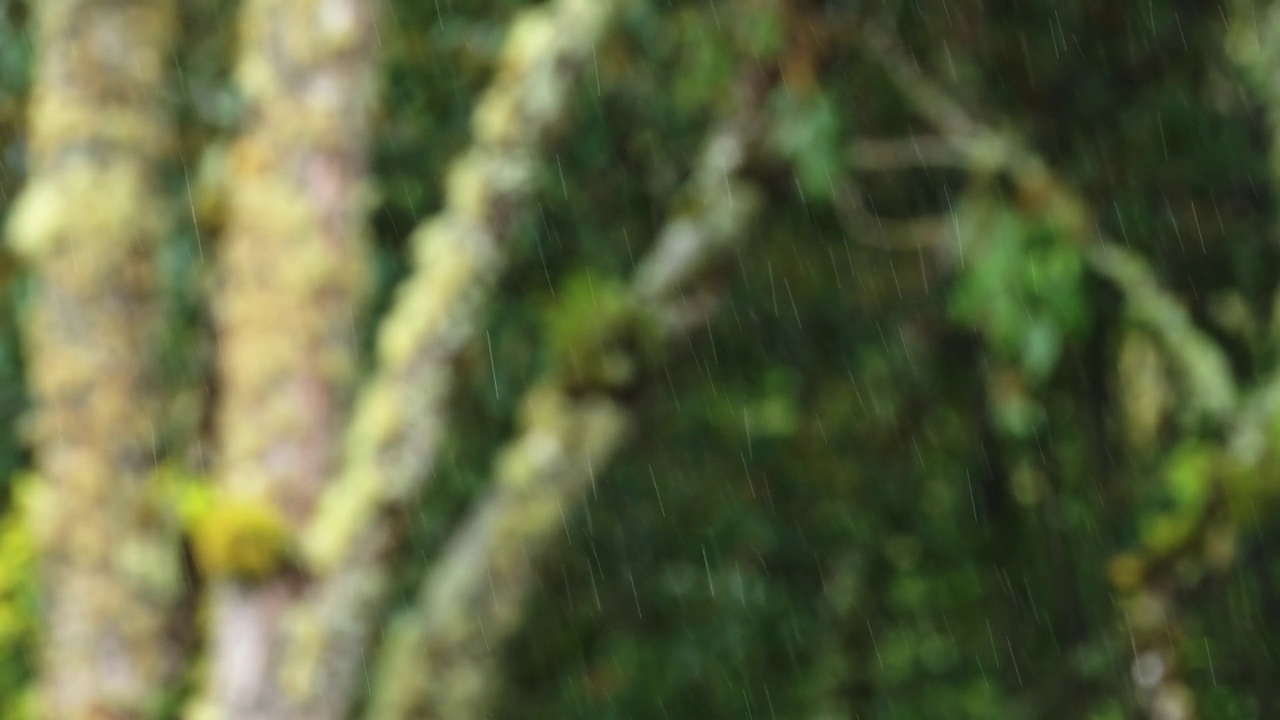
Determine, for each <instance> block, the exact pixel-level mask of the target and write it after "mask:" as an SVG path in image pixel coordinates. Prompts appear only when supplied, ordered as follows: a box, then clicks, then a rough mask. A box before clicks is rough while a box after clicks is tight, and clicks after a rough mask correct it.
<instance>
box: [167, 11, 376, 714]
mask: <svg viewBox="0 0 1280 720" xmlns="http://www.w3.org/2000/svg"><path fill="white" fill-rule="evenodd" d="M376 5H377V3H376V2H374V1H373V0H246V2H244V3H242V4H241V8H240V36H239V41H240V47H239V55H238V60H237V66H236V80H237V82H238V84H239V87H240V89H241V91H242V93H243V95H244V98H245V111H244V115H243V117H242V126H241V129H240V132H239V134H238V136H237V138H236V140H235V141H234V143H233V145H232V147H231V150H230V154H229V158H228V170H227V172H228V180H229V182H228V185H227V187H228V193H227V197H226V213H227V217H226V223H227V224H226V229H225V232H224V237H223V241H222V243H221V246H220V248H219V250H218V252H219V257H218V263H219V264H218V271H217V276H216V286H217V287H216V290H215V293H214V298H213V305H214V315H215V325H216V329H217V351H218V360H219V373H220V397H219V406H218V409H217V411H218V420H217V423H218V425H217V427H218V436H219V440H220V442H221V457H220V458H219V461H218V462H219V464H218V470H217V472H216V477H217V484H218V497H217V498H216V499H215V500H214V504H215V510H214V511H212V512H211V513H210V518H213V520H212V521H211V522H212V523H213V524H215V525H216V523H217V522H218V521H219V519H220V522H222V523H223V524H224V525H226V526H227V527H222V528H219V527H214V526H210V525H209V524H206V525H205V527H204V528H203V536H204V537H205V538H206V539H211V540H212V542H211V543H207V544H206V545H205V546H204V547H205V548H206V549H207V550H210V552H206V553H204V554H203V556H204V557H205V559H206V560H209V561H212V562H214V563H215V564H216V563H218V562H220V561H223V560H225V561H228V562H231V563H232V564H233V565H234V564H235V563H241V564H242V565H244V566H243V567H229V568H224V570H226V571H227V572H226V573H225V574H224V575H222V576H221V577H218V578H215V580H216V581H217V582H216V583H215V585H216V587H215V588H214V590H213V592H212V598H213V601H212V607H213V609H212V618H213V622H212V631H211V632H212V637H211V639H210V645H211V648H210V654H211V659H210V668H211V675H210V676H209V677H208V678H206V683H205V684H206V687H205V688H204V690H203V694H202V696H201V697H200V698H199V699H198V701H197V702H196V704H195V707H194V708H192V710H191V713H192V715H193V716H196V717H215V718H236V719H237V720H252V719H253V718H273V719H274V718H325V717H331V716H332V717H336V715H334V711H333V710H332V709H331V708H329V706H328V705H327V704H326V703H324V702H323V701H322V700H323V699H322V698H320V697H318V696H316V695H300V694H298V693H294V692H290V691H289V690H288V689H287V688H286V687H285V683H284V679H283V672H282V670H281V660H282V646H283V638H284V637H285V635H286V632H287V629H286V626H287V624H288V622H289V616H290V612H291V610H292V609H293V608H294V607H295V606H296V605H297V604H298V603H299V602H301V601H302V598H303V597H304V595H305V593H306V589H307V588H306V582H305V580H303V579H300V578H294V577H289V576H288V575H289V573H286V572H283V570H284V565H283V564H282V563H281V562H280V558H281V556H280V551H281V549H282V548H286V547H288V546H290V545H291V541H292V538H293V536H295V535H296V534H297V533H298V531H299V530H300V529H301V528H302V527H303V526H304V525H305V524H306V523H307V522H308V521H309V519H310V517H311V515H312V513H313V510H314V507H315V505H316V503H317V501H318V499H319V497H320V495H321V493H322V492H323V490H324V488H325V486H326V484H327V483H328V481H329V480H330V479H331V477H332V476H333V475H334V474H335V471H336V467H337V462H338V458H339V454H340V453H339V451H340V448H341V442H340V441H339V438H340V437H341V435H342V432H343V429H344V428H345V426H346V422H347V416H348V407H349V404H350V395H351V390H352V387H353V386H354V383H355V379H356V378H355V375H356V371H357V368H358V364H359V363H358V356H357V348H358V343H359V336H358V332H359V330H358V318H360V316H361V315H362V311H361V308H362V307H363V303H364V298H365V295H366V289H367V284H368V278H367V277H366V273H367V267H368V263H367V262H366V260H367V251H366V248H365V236H366V223H367V213H368V210H369V205H370V197H371V194H370V192H369V188H368V186H367V179H366V178H367V172H368V164H369V143H370V137H371V132H372V131H371V126H372V124H373V120H374V105H375V100H376V95H377V87H378V83H377V82H376V81H377V27H376V17H375V9H376ZM217 508H222V510H221V511H220V510H218V509H217ZM250 508H253V510H249V509H250ZM253 518H257V520H256V521H253ZM245 520H251V521H252V522H249V523H248V525H246V526H245V527H238V526H237V524H243V521H245ZM277 525H278V526H277ZM219 538H222V539H223V540H226V539H228V538H230V539H231V540H234V541H235V542H240V540H245V541H246V542H251V543H254V542H256V543H269V544H271V545H272V546H273V547H271V548H267V547H265V546H264V547H258V548H250V549H249V551H247V552H240V551H239V550H238V549H236V548H231V547H221V546H220V544H219V543H220V540H219ZM236 538H239V539H240V540H235V539H236ZM233 544H234V543H233ZM220 548H221V549H220ZM222 550H234V552H222ZM264 575H265V576H266V577H263V576H264ZM248 580H252V582H248Z"/></svg>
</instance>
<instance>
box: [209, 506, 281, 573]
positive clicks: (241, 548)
mask: <svg viewBox="0 0 1280 720" xmlns="http://www.w3.org/2000/svg"><path fill="white" fill-rule="evenodd" d="M191 536H192V544H193V547H194V550H195V557H196V562H197V564H198V566H199V568H200V570H201V571H202V572H203V573H204V574H205V575H206V576H208V577H210V578H214V579H223V580H235V581H240V582H255V581H261V580H264V579H266V578H268V577H271V576H272V575H273V574H275V573H276V572H277V571H278V570H280V569H281V568H282V567H284V566H285V564H286V562H287V561H288V558H289V557H290V545H289V531H288V527H287V525H286V524H285V521H284V519H283V517H282V516H281V514H280V512H279V511H278V510H276V509H275V508H274V507H273V506H272V505H271V504H270V503H269V502H268V501H266V500H264V499H262V498H254V497H225V498H220V499H218V500H217V501H215V502H214V503H213V505H212V506H211V507H209V508H208V509H207V510H205V511H204V512H203V514H202V516H201V517H199V518H198V519H196V520H195V521H194V523H193V526H192V530H191Z"/></svg>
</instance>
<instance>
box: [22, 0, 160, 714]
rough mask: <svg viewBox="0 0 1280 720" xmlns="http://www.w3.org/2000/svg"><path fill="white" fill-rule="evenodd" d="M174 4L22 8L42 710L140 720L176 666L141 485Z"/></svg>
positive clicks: (151, 519)
mask: <svg viewBox="0 0 1280 720" xmlns="http://www.w3.org/2000/svg"><path fill="white" fill-rule="evenodd" d="M174 9H175V8H174V4H173V3H172V2H169V1H167V0H132V1H130V2H118V1H105V0H47V1H45V2H41V3H38V4H37V5H36V6H35V10H36V14H35V19H36V43H37V74H36V77H35V82H34V87H33V90H32V94H31V101H30V102H31V106H30V115H29V120H30V125H29V126H30V151H31V175H30V181H29V184H28V186H27V188H26V189H25V191H24V192H23V195H22V196H21V198H20V200H19V201H18V203H17V205H16V207H15V208H14V210H13V214H12V216H11V217H10V219H9V226H8V232H9V242H10V246H11V247H12V248H13V249H14V250H15V251H16V252H17V253H18V254H19V255H20V256H21V257H22V259H23V260H25V261H26V262H27V263H28V264H29V265H30V267H31V270H32V274H33V276H34V279H35V283H34V295H33V298H32V302H31V303H30V310H29V313H28V315H27V317H26V318H25V321H24V338H23V339H24V348H25V352H26V353H27V363H26V366H27V368H28V373H29V376H28V382H29V387H30V390H31V395H32V398H33V401H34V405H35V408H34V413H35V417H34V423H33V433H32V437H31V439H32V442H33V444H34V449H35V453H36V459H37V465H38V468H39V473H40V476H41V478H42V483H41V485H40V487H39V488H36V489H35V495H36V497H35V498H34V499H33V508H32V513H33V523H34V525H35V528H36V543H37V548H38V553H39V561H40V574H41V584H42V588H43V593H44V596H45V602H46V609H45V613H44V617H43V632H44V638H43V642H42V652H41V657H40V670H39V673H40V679H39V690H40V703H41V706H42V707H41V713H42V715H44V716H46V717H57V718H69V719H71V720H75V719H77V718H101V717H114V718H142V717H148V716H149V715H150V714H151V713H152V712H154V709H155V707H156V705H157V703H158V702H160V700H161V694H162V692H163V691H164V689H165V685H166V683H167V681H168V680H169V679H170V672H171V670H172V668H173V667H174V665H175V664H176V663H175V658H174V657H173V653H174V651H175V648H174V647H173V645H172V643H171V642H170V639H169V634H168V631H169V629H170V628H169V627H168V625H167V623H168V622H169V619H170V611H171V610H172V607H173V602H174V600H175V598H176V597H177V595H178V594H179V592H180V591H181V589H182V577H181V567H180V565H179V559H178V554H177V544H176V525H175V523H173V522H172V521H171V519H170V517H169V515H168V513H167V512H166V511H165V509H164V508H163V507H162V505H161V503H160V502H159V501H158V499H157V497H156V494H155V493H153V492H152V490H151V488H150V483H149V478H150V476H151V473H152V470H153V465H154V461H155V453H156V448H155V427H154V421H155V418H156V410H157V407H158V402H157V401H158V388H157V387H156V384H155V381H154V380H153V378H154V377H155V375H156V373H155V370H156V350H157V348H156V343H157V341H158V339H159V337H158V331H159V325H160V314H159V312H158V310H159V308H158V302H157V291H156V278H155V265H154V251H155V247H156V245H157V244H158V243H159V242H160V240H161V237H162V234H163V233H164V231H165V226H166V218H167V215H168V208H167V205H166V203H165V201H164V196H163V192H162V190H161V188H160V185H159V181H158V170H159V165H160V163H161V162H162V160H163V158H164V157H165V155H166V153H167V152H168V151H169V149H170V147H171V141H172V138H171V129H170V123H169V120H168V118H167V116H166V113H165V111H164V108H163V103H162V102H161V101H162V97H163V93H164V90H165V85H166V82H167V79H168V74H169V68H170V67H171V66H172V61H171V57H170V54H169V48H170V46H171V42H172V39H173V34H174V32H175V13H174Z"/></svg>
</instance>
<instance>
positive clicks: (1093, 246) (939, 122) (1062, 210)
mask: <svg viewBox="0 0 1280 720" xmlns="http://www.w3.org/2000/svg"><path fill="white" fill-rule="evenodd" d="M862 43H863V46H864V47H866V48H867V49H868V50H870V51H871V54H872V55H873V57H874V58H875V59H876V60H878V61H879V62H880V64H881V66H882V67H883V68H884V69H885V71H886V72H887V73H888V75H889V77H890V79H891V80H893V82H894V84H895V85H896V86H897V87H898V89H899V90H900V91H901V92H902V94H903V95H904V96H906V97H907V99H909V100H910V101H911V102H912V104H913V106H914V107H915V108H916V109H917V110H918V111H919V112H920V113H921V114H922V115H924V116H925V117H926V118H928V119H929V120H930V121H932V122H933V123H934V124H935V125H936V126H937V128H938V130H940V131H941V132H942V133H943V135H942V137H943V138H945V139H946V141H947V142H949V143H951V145H952V147H953V149H954V150H955V152H956V153H957V154H958V155H959V156H960V157H963V158H964V159H965V165H966V166H967V167H968V168H969V169H970V170H972V171H973V172H975V173H978V174H980V175H990V174H993V173H997V172H1002V173H1005V174H1007V175H1008V177H1009V178H1010V180H1011V181H1012V182H1013V184H1014V187H1015V190H1016V191H1017V192H1018V194H1019V195H1020V196H1021V197H1022V198H1023V199H1024V200H1025V201H1026V202H1027V204H1028V205H1030V206H1032V207H1035V208H1038V209H1040V211H1042V212H1044V213H1046V214H1047V215H1049V216H1050V217H1052V218H1053V219H1054V220H1055V222H1056V223H1057V224H1058V225H1059V226H1060V227H1063V228H1065V229H1067V230H1068V231H1069V232H1070V234H1071V236H1072V237H1074V238H1075V239H1076V241H1077V242H1080V243H1081V244H1082V245H1084V246H1085V247H1086V248H1087V252H1086V258H1087V260H1088V262H1089V265H1090V267H1091V268H1092V269H1093V270H1094V272H1096V273H1098V274H1099V275H1101V276H1103V277H1105V278H1107V279H1108V280H1109V281H1111V282H1112V283H1113V284H1115V286H1116V287H1117V288H1118V289H1119V290H1120V291H1121V293H1122V294H1123V295H1124V298H1125V301H1126V303H1127V304H1128V306H1129V308H1130V309H1131V310H1132V311H1133V313H1134V316H1135V318H1136V319H1137V320H1138V321H1139V322H1141V323H1143V324H1144V325H1146V326H1147V327H1148V329H1149V330H1150V331H1151V332H1152V333H1153V334H1154V335H1155V336H1156V337H1157V338H1158V339H1159V340H1160V342H1161V344H1162V346H1163V348H1164V351H1165V352H1166V353H1167V354H1168V355H1169V356H1170V358H1171V359H1172V360H1173V364H1174V366H1175V367H1176V368H1177V370H1178V371H1179V374H1180V376H1181V379H1182V380H1183V383H1184V385H1185V386H1186V389H1187V391H1188V393H1189V401H1190V404H1191V407H1192V408H1193V410H1194V411H1195V413H1196V414H1197V416H1199V417H1204V418H1207V419H1209V420H1211V421H1213V422H1215V423H1218V424H1219V425H1225V424H1227V423H1228V422H1229V421H1230V419H1231V416H1232V413H1233V412H1234V411H1235V410H1236V409H1237V407H1238V406H1239V390H1238V389H1237V387H1236V381H1235V377H1234V375H1233V374H1232V372H1231V366H1230V363H1229V362H1228V361H1227V358H1226V354H1225V353H1224V352H1223V351H1222V349H1221V348H1220V347H1219V346H1218V344H1217V343H1215V342H1214V341H1213V340H1212V339H1211V338H1209V337H1208V336H1207V335H1206V334H1205V333H1204V332H1203V331H1201V330H1200V329H1199V327H1198V326H1197V325H1196V324H1195V321H1194V320H1193V319H1192V318H1191V315H1190V313H1188V312H1187V310H1186V308H1185V307H1184V306H1183V305H1182V303H1181V302H1180V301H1179V300H1178V298H1177V297H1176V296H1174V295H1173V294H1172V293H1169V292H1168V291H1167V290H1164V289H1163V288H1162V287H1161V286H1160V284H1159V282H1158V280H1157V279H1156V276H1155V274H1154V273H1153V272H1152V271H1151V269H1150V267H1149V266H1148V265H1147V264H1146V262H1145V261H1144V260H1143V259H1141V258H1140V257H1138V256H1137V255H1135V254H1133V253H1131V252H1129V251H1127V250H1124V249H1123V248H1122V247H1121V246H1120V245H1117V244H1116V243H1115V242H1113V241H1110V240H1109V239H1107V238H1106V237H1105V236H1104V235H1103V234H1102V231H1101V229H1100V228H1099V227H1098V225H1097V223H1096V222H1094V221H1093V220H1092V219H1091V218H1090V213H1089V211H1088V203H1087V202H1086V201H1085V200H1084V199H1083V198H1081V197H1079V196H1078V195H1077V194H1076V193H1075V192H1074V191H1072V190H1071V189H1070V188H1069V186H1067V185H1066V184H1064V183H1062V182H1060V181H1059V180H1058V179H1057V178H1056V177H1055V176H1054V175H1053V173H1052V171H1051V170H1050V169H1049V166H1048V164H1046V163H1045V162H1044V160H1043V159H1042V158H1041V157H1040V156H1039V155H1038V154H1036V153H1035V151H1034V150H1032V149H1030V148H1029V147H1026V146H1025V145H1023V144H1022V143H1020V142H1019V141H1018V140H1017V139H1016V138H1014V137H1013V136H1011V135H1009V134H1007V133H1002V132H999V131H996V130H993V129H991V128H989V127H987V126H986V125H983V124H982V123H980V122H979V121H977V120H975V119H974V118H973V117H971V116H970V114H969V113H968V112H967V111H966V110H965V109H964V107H963V106H962V105H961V104H960V103H959V102H957V101H956V100H955V99H953V98H952V97H951V96H950V94H948V93H947V91H946V90H944V89H943V88H942V87H940V86H939V85H937V84H935V83H934V82H933V81H932V80H930V79H929V78H928V77H926V76H925V75H924V74H922V73H921V72H920V70H919V68H918V65H917V63H916V62H915V60H914V58H913V57H911V56H910V55H909V54H908V53H907V52H906V51H905V50H903V49H902V48H901V47H900V46H899V44H898V43H897V42H896V41H895V40H894V34H893V33H891V32H887V31H885V29H884V28H880V27H878V26H874V25H871V26H868V28H867V29H866V31H864V32H863V33H862ZM899 159H904V158H903V157H902V156H899ZM1095 238H1096V241H1097V242H1095Z"/></svg>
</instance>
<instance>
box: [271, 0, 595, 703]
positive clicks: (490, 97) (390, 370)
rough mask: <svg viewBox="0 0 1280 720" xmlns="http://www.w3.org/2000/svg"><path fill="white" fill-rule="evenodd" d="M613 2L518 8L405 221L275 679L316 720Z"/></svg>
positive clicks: (357, 638)
mask: <svg viewBox="0 0 1280 720" xmlns="http://www.w3.org/2000/svg"><path fill="white" fill-rule="evenodd" d="M614 9H615V2H613V0H553V1H552V2H550V3H548V4H547V5H545V6H542V7H539V8H536V9H532V10H529V11H526V12H524V13H523V14H521V15H520V16H519V17H517V19H516V20H515V21H514V22H513V24H512V26H511V28H510V30H509V32H508V35H507V38H506V41H505V44H504V48H503V52H502V55H501V57H500V60H499V66H498V69H497V72H496V75H495V77H494V79H493V81H492V83H491V84H490V86H489V88H488V89H487V90H486V91H485V93H484V95H483V96H482V98H481V100H480V102H479V105H478V106H477V108H476V110H475V114H474V116H473V118H472V132H473V140H472V144H471V146H470V147H469V148H468V149H467V150H466V151H465V152H463V153H462V155H461V156H460V157H459V158H458V159H457V160H455V161H454V163H453V164H452V166H451V167H450V168H449V171H448V174H447V176H446V179H445V195H444V207H443V208H442V209H441V210H440V212H439V213H437V214H436V215H435V216H434V217H432V218H431V219H429V220H427V221H425V222H424V223H423V224H422V225H420V226H419V227H418V228H417V229H416V230H415V231H414V235H413V238H412V244H413V254H414V269H413V271H412V273H411V275H410V277H409V278H408V279H407V280H406V281H405V282H404V283H403V285H402V286H401V287H400V288H399V290H398V291H397V295H396V299H395V302H394V305H393V307H392V309H391V311H390V313H389V314H388V316H387V317H386V319H385V320H384V321H383V323H382V325H381V327H380V328H379V332H378V339H377V358H376V360H377V363H376V370H375V372H374V375H373V376H372V377H371V378H370V379H369V380H368V381H367V382H366V383H365V384H364V386H363V387H362V388H361V390H360V392H359V394H358V397H357V399H356V403H355V410H354V416H353V419H352V422H351V425H350V427H349V429H348V431H347V434H346V437H345V455H344V460H343V464H342V467H341V469H340V471H339V472H338V474H337V477H336V481H335V482H334V484H333V485H332V486H330V487H329V488H328V490H327V491H326V492H325V494H324V496H323V498H322V499H321V501H320V505H319V507H318V508H317V512H316V513H315V515H314V517H313V518H311V520H310V521H309V522H308V523H307V524H306V527H305V528H304V529H303V530H302V533H301V536H300V551H301V556H302V562H303V564H304V569H305V570H306V571H308V572H310V573H311V574H312V575H313V577H314V581H313V584H312V587H311V588H310V589H309V590H308V591H307V597H306V601H305V603H304V604H302V605H301V606H299V607H297V608H296V609H294V611H292V612H291V616H290V619H289V638H288V646H287V655H286V657H285V659H284V666H283V668H282V670H281V677H280V681H281V682H282V683H283V684H284V685H285V686H286V687H287V688H289V692H290V693H291V694H292V695H293V696H295V697H298V698H306V699H307V702H309V703H311V704H312V706H313V707H323V708H324V713H325V714H324V715H323V717H331V716H332V717H340V716H342V715H343V714H344V713H345V712H346V711H347V710H348V709H349V707H350V705H351V703H352V702H353V699H354V695H355V691H354V687H355V680H356V678H358V677H360V676H361V673H360V670H359V664H360V662H361V658H362V657H363V652H364V650H365V648H366V647H367V645H368V644H369V642H370V640H371V638H372V636H373V634H374V629H375V627H376V622H377V619H378V611H379V610H380V608H381V607H382V604H383V602H384V599H385V598H384V596H385V593H386V590H387V585H388V573H389V572H390V570H391V562H392V559H393V557H392V556H393V551H394V549H395V545H396V541H397V540H398V538H397V537H396V535H395V532H394V530H393V526H394V522H393V521H392V516H394V514H395V513H396V512H398V511H401V510H403V509H404V507H405V505H406V504H407V503H408V502H409V501H410V500H412V499H413V498H415V497H416V496H417V494H418V493H419V492H420V491H421V489H422V487H423V486H424V485H425V484H426V482H427V481H428V479H429V476H430V474H431V470H432V468H433V467H434V465H435V462H436V459H437V455H438V452H439V449H440V445H441V442H442V440H443V437H444V431H445V424H446V421H447V407H446V405H447V402H448V397H449V391H450V389H451V387H452V385H453V375H454V367H453V365H454V362H455V360H456V358H457V356H458V354H459V353H460V351H461V350H462V349H463V348H464V347H465V346H466V345H467V344H468V343H469V342H470V341H471V340H472V338H473V337H474V335H475V333H476V330H477V325H478V323H479V322H480V320H481V315H482V313H483V309H484V307H485V304H486V303H487V301H488V299H489V296H490V294H491V293H492V290H493V287H494V285H495V284H496V283H497V281H498V278H499V276H500V274H501V272H502V269H503V266H504V264H505V262H504V261H505V256H506V252H507V245H508V241H509V239H510V236H511V233H512V231H513V227H514V223H515V222H516V220H517V219H518V218H519V216H520V215H521V214H522V213H523V212H524V210H525V208H526V205H527V202H528V196H529V194H530V192H532V189H533V181H534V175H535V173H536V172H537V169H538V167H539V165H540V163H541V162H542V158H541V155H542V152H543V148H544V145H545V143H546V142H547V139H548V136H549V135H550V133H551V131H552V129H553V126H554V125H555V124H556V123H557V122H559V121H560V120H561V119H562V117H563V116H564V115H565V113H566V106H567V105H568V102H569V98H570V93H571V91H572V89H573V87H574V85H575V83H576V81H577V78H578V76H579V73H580V71H581V69H582V68H583V67H584V65H585V64H586V63H587V62H589V61H590V58H591V55H592V52H593V48H594V47H595V44H596V43H597V42H598V41H599V39H600V38H601V37H602V36H603V34H604V32H605V31H606V29H607V28H608V26H609V24H610V21H611V19H612V15H613V12H614ZM313 717H321V715H314V716H313Z"/></svg>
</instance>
